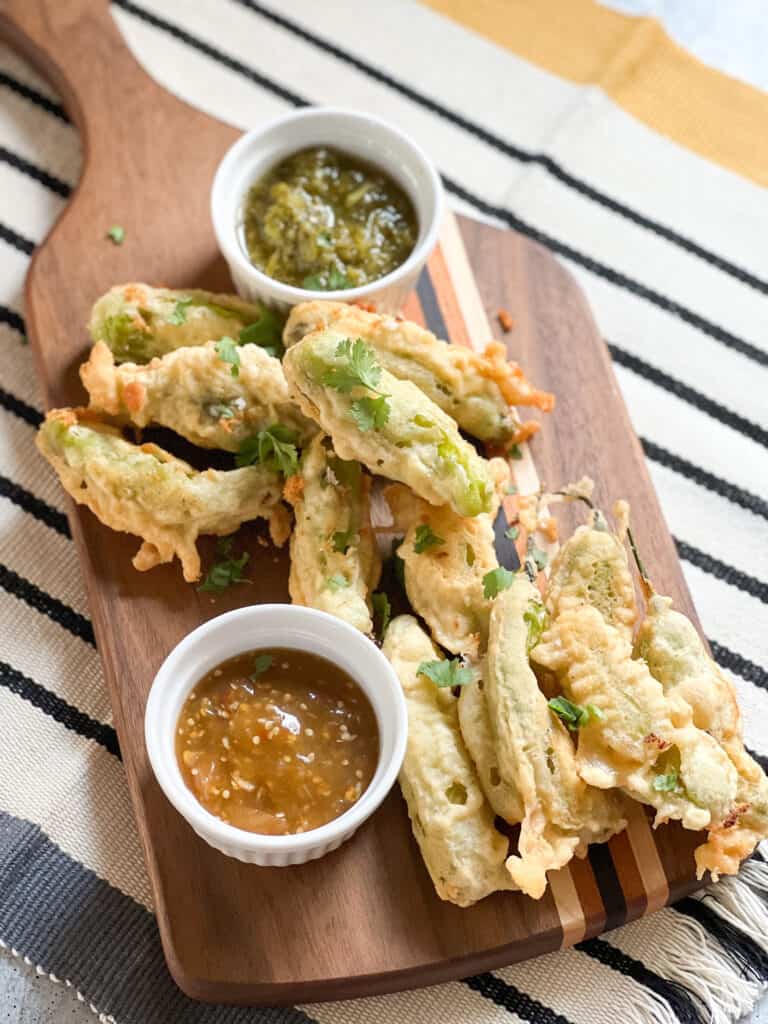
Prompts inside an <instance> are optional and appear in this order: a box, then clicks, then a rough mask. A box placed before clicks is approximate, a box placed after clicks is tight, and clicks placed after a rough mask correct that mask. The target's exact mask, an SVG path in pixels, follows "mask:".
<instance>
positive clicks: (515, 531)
mask: <svg viewBox="0 0 768 1024" xmlns="http://www.w3.org/2000/svg"><path fill="white" fill-rule="evenodd" d="M504 536H505V537H506V538H507V540H517V538H518V537H519V536H520V527H519V526H508V527H507V529H506V530H505V531H504Z"/></svg>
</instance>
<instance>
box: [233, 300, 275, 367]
mask: <svg viewBox="0 0 768 1024" xmlns="http://www.w3.org/2000/svg"><path fill="white" fill-rule="evenodd" d="M240 344H241V345H259V346H260V347H261V348H263V349H265V350H266V351H267V352H268V353H269V354H270V355H271V356H276V357H277V358H278V359H280V358H281V357H282V355H283V353H284V352H285V348H284V346H283V339H282V323H281V320H280V317H279V316H278V315H277V313H275V312H274V311H273V310H271V309H264V310H262V312H261V315H260V316H259V319H258V320H256V321H255V322H254V323H252V324H248V326H247V327H244V328H243V329H242V331H240Z"/></svg>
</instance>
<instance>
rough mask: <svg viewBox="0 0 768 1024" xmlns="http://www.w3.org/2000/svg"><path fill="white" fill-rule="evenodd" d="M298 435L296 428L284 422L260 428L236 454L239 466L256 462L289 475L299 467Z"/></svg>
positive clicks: (244, 442)
mask: <svg viewBox="0 0 768 1024" xmlns="http://www.w3.org/2000/svg"><path fill="white" fill-rule="evenodd" d="M297 439H298V435H297V433H296V431H295V430H291V429H290V427H286V426H284V425H283V424H282V423H273V424H272V426H271V427H267V428H266V429H265V430H260V431H259V432H258V434H256V436H255V437H249V438H246V440H245V441H243V443H242V444H241V445H240V451H239V452H238V453H237V455H236V456H235V463H236V465H238V466H252V465H253V464H254V463H258V464H259V465H262V466H266V467H267V469H273V470H275V471H276V472H278V473H282V474H283V476H286V477H289V476H293V474H294V473H295V472H296V471H297V469H298V468H299V452H298V449H297V447H296V441H297Z"/></svg>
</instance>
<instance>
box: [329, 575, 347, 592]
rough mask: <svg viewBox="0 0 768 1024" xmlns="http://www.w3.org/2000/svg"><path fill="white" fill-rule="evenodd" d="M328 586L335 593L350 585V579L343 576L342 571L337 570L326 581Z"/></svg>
mask: <svg viewBox="0 0 768 1024" xmlns="http://www.w3.org/2000/svg"><path fill="white" fill-rule="evenodd" d="M325 585H326V587H327V588H328V589H329V590H330V592H331V593H332V594H335V593H336V592H337V591H339V590H343V589H344V587H348V586H349V580H348V579H347V578H346V577H345V576H342V575H341V573H340V572H335V573H334V574H333V576H329V577H328V579H327V580H326V581H325Z"/></svg>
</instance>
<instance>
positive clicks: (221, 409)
mask: <svg viewBox="0 0 768 1024" xmlns="http://www.w3.org/2000/svg"><path fill="white" fill-rule="evenodd" d="M205 411H206V412H207V413H208V415H209V416H212V417H213V418H214V419H215V420H231V419H232V417H233V416H234V415H235V410H234V409H233V408H232V406H231V405H230V404H229V403H228V402H211V403H209V404H208V405H206V407H205Z"/></svg>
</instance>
